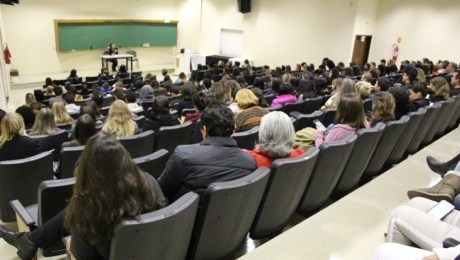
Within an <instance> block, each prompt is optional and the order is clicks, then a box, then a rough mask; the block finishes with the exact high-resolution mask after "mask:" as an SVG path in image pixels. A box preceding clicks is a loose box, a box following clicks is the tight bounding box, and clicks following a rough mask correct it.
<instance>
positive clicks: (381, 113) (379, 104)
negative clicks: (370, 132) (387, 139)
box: [371, 92, 395, 127]
mask: <svg viewBox="0 0 460 260" xmlns="http://www.w3.org/2000/svg"><path fill="white" fill-rule="evenodd" d="M394 111H395V99H394V97H393V95H391V94H390V93H388V92H380V93H377V94H375V95H374V97H373V98H372V118H371V127H374V126H376V125H377V124H378V123H385V122H387V121H392V120H395V117H394Z"/></svg>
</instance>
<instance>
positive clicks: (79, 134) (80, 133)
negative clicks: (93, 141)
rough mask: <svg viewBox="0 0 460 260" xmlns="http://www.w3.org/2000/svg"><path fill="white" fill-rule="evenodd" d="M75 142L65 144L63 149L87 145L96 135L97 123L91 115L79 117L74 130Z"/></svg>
mask: <svg viewBox="0 0 460 260" xmlns="http://www.w3.org/2000/svg"><path fill="white" fill-rule="evenodd" d="M73 133H74V134H73V140H71V141H68V142H65V143H63V144H62V147H72V146H80V145H86V143H87V142H88V140H89V139H90V138H91V137H92V136H93V135H95V134H96V121H95V120H94V118H93V117H92V116H91V115H89V114H83V115H81V116H80V117H78V119H77V122H76V123H75V128H74V130H73Z"/></svg>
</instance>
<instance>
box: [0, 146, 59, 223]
mask: <svg viewBox="0 0 460 260" xmlns="http://www.w3.org/2000/svg"><path fill="white" fill-rule="evenodd" d="M52 179H53V154H52V153H51V152H49V151H48V152H43V153H40V154H38V155H35V156H32V157H29V158H25V159H20V160H11V161H0V217H1V220H2V221H3V222H11V221H16V217H15V214H14V211H13V209H12V208H11V207H10V205H9V202H10V201H12V200H16V199H17V200H19V201H20V202H21V203H22V204H23V205H32V204H35V203H37V190H38V186H39V185H40V183H42V181H46V180H52Z"/></svg>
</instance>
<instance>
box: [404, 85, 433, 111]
mask: <svg viewBox="0 0 460 260" xmlns="http://www.w3.org/2000/svg"><path fill="white" fill-rule="evenodd" d="M425 97H426V84H425V83H419V82H417V83H415V86H414V87H413V88H411V89H410V90H409V98H410V105H411V111H417V110H418V109H419V108H421V107H426V106H429V105H430V101H428V100H427V99H426V98H425Z"/></svg>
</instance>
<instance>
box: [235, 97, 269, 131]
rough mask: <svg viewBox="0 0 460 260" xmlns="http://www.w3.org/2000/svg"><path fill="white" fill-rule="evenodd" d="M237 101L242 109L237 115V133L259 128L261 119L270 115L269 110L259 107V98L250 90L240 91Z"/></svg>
mask: <svg viewBox="0 0 460 260" xmlns="http://www.w3.org/2000/svg"><path fill="white" fill-rule="evenodd" d="M235 100H236V102H237V104H238V107H239V108H240V109H241V111H240V112H239V113H237V114H236V115H235V132H243V131H247V130H249V129H252V128H253V127H255V126H258V125H259V124H260V120H261V118H262V117H263V116H264V115H266V114H267V113H268V110H267V109H265V108H262V107H260V106H258V102H259V100H258V98H257V97H256V95H254V93H253V92H252V91H251V90H249V89H246V88H243V89H240V90H239V91H238V93H237V94H236V97H235Z"/></svg>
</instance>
